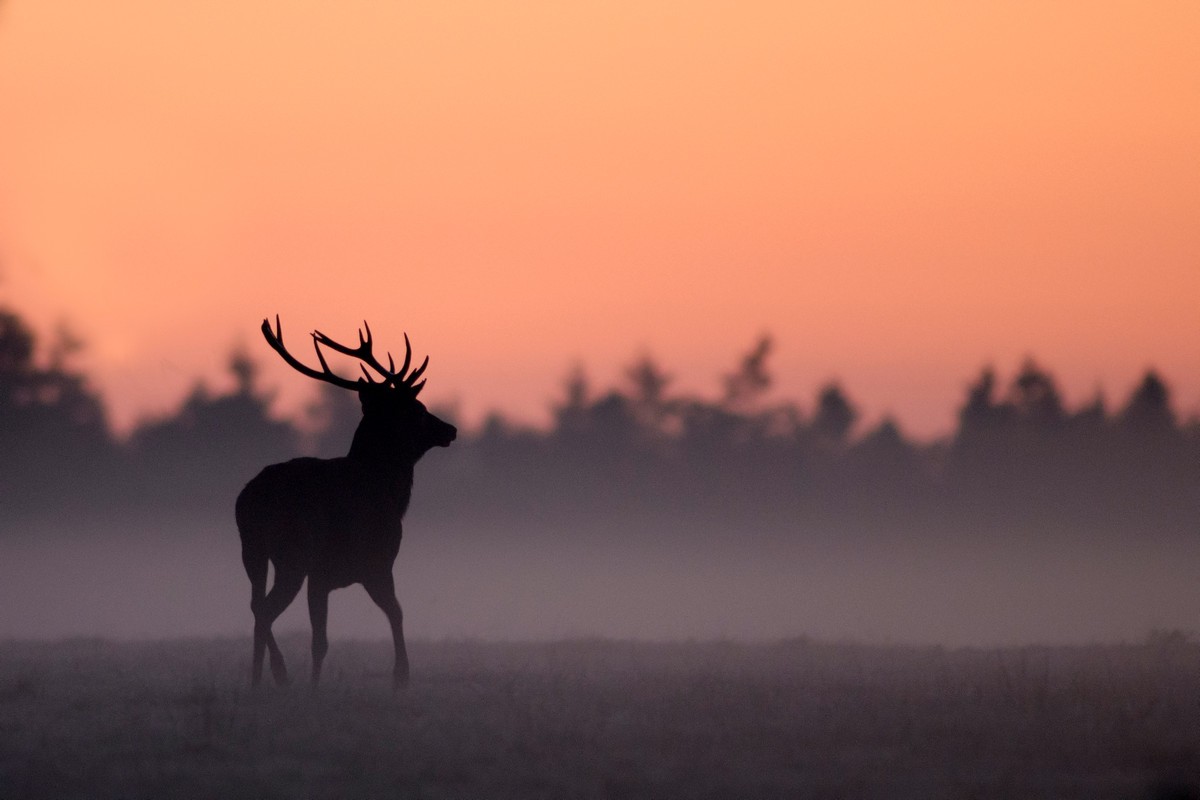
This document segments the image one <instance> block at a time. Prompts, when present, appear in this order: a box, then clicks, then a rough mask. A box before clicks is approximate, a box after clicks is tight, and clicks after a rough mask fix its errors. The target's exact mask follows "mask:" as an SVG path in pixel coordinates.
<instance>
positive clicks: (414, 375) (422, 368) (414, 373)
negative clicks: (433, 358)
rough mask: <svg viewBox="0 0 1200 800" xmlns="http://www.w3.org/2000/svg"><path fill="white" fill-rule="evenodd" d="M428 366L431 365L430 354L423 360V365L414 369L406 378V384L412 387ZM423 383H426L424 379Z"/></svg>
mask: <svg viewBox="0 0 1200 800" xmlns="http://www.w3.org/2000/svg"><path fill="white" fill-rule="evenodd" d="M428 366H429V356H425V360H424V361H422V362H421V366H419V367H417V368H416V369H414V370H413V371H412V374H411V375H409V376H408V377H407V378H405V379H404V385H405V386H408V387H409V388H412V386H413V384H415V383H416V382H417V378H419V377H421V373H422V372H424V371H425V368H426V367H428ZM422 383H424V381H422Z"/></svg>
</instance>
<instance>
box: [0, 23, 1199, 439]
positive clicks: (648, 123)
mask: <svg viewBox="0 0 1200 800" xmlns="http://www.w3.org/2000/svg"><path fill="white" fill-rule="evenodd" d="M1197 97H1200V4H1196V3H1193V2H1168V1H1166V0H1164V1H1163V2H1154V3H1145V2H1110V1H1109V0H1087V1H1086V2H1078V1H1075V0H1063V2H1055V3H1046V2H1042V1H1041V0H1038V1H1037V2H1020V1H1019V0H1015V1H1014V0H1006V2H979V3H962V2H957V0H954V1H947V2H941V1H935V0H913V1H912V2H905V3H896V2H855V1H854V0H852V1H851V2H845V1H844V0H819V1H818V2H795V1H794V0H789V1H788V2H749V3H745V2H739V3H732V2H706V1H705V0H689V1H688V2H644V0H639V2H624V1H623V0H604V2H600V1H599V0H579V2H571V3H562V2H549V1H547V2H539V1H538V0H531V1H530V2H524V3H515V4H514V3H492V2H465V1H464V2H455V1H453V0H450V1H447V2H437V3H397V2H392V1H390V0H389V1H388V2H384V1H383V0H379V1H378V2H370V1H368V0H356V1H352V2H345V3H338V4H333V3H327V2H316V0H288V2H283V1H282V0H258V1H257V2H254V3H236V4H235V3H180V4H176V3H161V2H157V0H110V2H106V3H79V2H77V1H76V0H36V2H35V1H34V0H5V1H4V2H0V304H3V305H8V306H11V307H14V308H16V309H17V310H18V311H19V312H21V313H22V314H24V315H25V316H27V317H28V318H29V319H30V320H31V321H32V322H33V324H34V325H35V327H36V328H37V329H38V330H39V331H40V332H43V333H45V334H48V333H49V332H50V331H52V330H54V329H55V327H56V326H58V325H60V324H63V323H65V324H67V325H68V326H69V327H70V328H71V330H72V331H74V332H75V333H76V334H77V335H79V336H80V337H82V338H83V339H84V340H85V341H86V342H87V345H88V347H87V350H86V351H85V353H84V354H83V355H82V358H81V361H80V363H81V365H82V366H83V367H84V368H86V369H87V371H88V372H89V373H90V374H91V375H93V376H94V379H95V382H96V384H97V385H98V386H99V388H100V389H101V390H102V391H103V393H104V395H105V397H106V398H107V400H108V403H109V406H110V409H111V411H112V414H113V417H114V420H115V421H116V423H117V424H118V425H120V426H123V427H126V428H127V427H128V426H129V425H130V424H132V423H133V422H134V421H135V420H137V419H139V418H141V417H143V416H145V415H148V414H157V413H164V412H166V411H168V410H170V409H171V408H172V407H173V405H174V404H176V403H178V402H179V399H180V398H181V397H182V396H183V394H184V393H185V392H186V391H187V390H188V389H189V388H190V386H191V385H192V384H193V383H194V382H195V381H196V380H197V379H198V378H204V379H205V380H206V381H208V382H209V383H210V384H211V385H212V386H214V387H221V386H225V385H228V382H229V379H228V378H227V377H226V374H225V364H226V362H227V360H228V357H229V353H230V351H231V349H233V348H234V347H239V346H240V347H245V348H246V349H247V350H248V352H250V353H251V354H253V355H254V356H256V357H257V358H259V359H260V360H261V361H262V363H263V365H264V370H265V380H266V382H267V383H268V384H269V385H271V386H274V387H277V388H278V389H279V392H280V394H279V408H280V410H281V411H284V412H286V411H288V410H289V409H295V408H297V407H298V406H299V404H300V403H302V402H303V399H304V398H305V397H306V392H308V391H309V390H310V388H311V387H309V386H307V385H305V384H306V383H307V381H305V380H304V379H302V378H300V377H299V376H298V375H295V374H294V373H291V372H290V371H289V370H288V368H287V367H286V366H284V365H283V364H282V363H279V362H278V360H277V359H276V358H275V355H274V354H273V353H272V352H271V351H270V350H269V349H267V348H266V346H265V345H264V343H263V342H262V341H261V338H260V336H259V334H258V326H259V323H260V321H261V320H262V318H263V317H264V316H266V315H273V314H275V313H279V314H280V315H281V316H282V319H283V325H284V333H285V341H287V342H289V343H291V344H292V345H293V346H294V349H295V350H296V351H297V352H299V353H302V354H305V355H307V354H308V347H307V343H306V342H305V341H304V334H305V333H306V332H307V331H309V330H311V329H313V328H320V329H322V330H324V331H325V332H327V333H329V334H330V335H331V336H333V337H334V338H342V339H353V335H354V329H355V327H356V326H357V324H358V321H359V320H361V319H363V318H365V319H367V320H370V321H371V324H372V328H373V329H374V330H375V333H376V337H377V339H378V341H379V342H380V344H381V346H384V347H387V346H390V347H392V348H393V349H396V348H401V347H402V334H403V332H405V331H407V332H408V334H409V335H410V336H411V337H412V341H413V344H414V348H415V350H416V351H417V354H418V357H421V356H422V355H424V354H429V355H430V356H431V366H430V370H429V372H428V378H429V384H428V388H427V389H426V391H425V395H424V397H425V398H426V399H429V400H431V401H433V402H435V403H454V404H456V405H457V406H458V408H459V409H460V413H461V414H462V415H463V416H464V417H465V418H466V419H467V420H468V421H470V420H478V418H479V417H480V415H482V414H483V413H484V411H485V410H488V409H499V410H502V411H504V412H505V413H507V414H509V415H511V416H514V417H516V418H518V419H521V420H525V421H529V422H538V421H543V420H545V419H546V410H547V408H548V405H549V404H550V402H551V401H552V400H553V398H555V397H556V396H557V395H558V393H559V391H560V386H561V383H562V381H563V378H564V376H565V375H566V374H567V373H568V372H569V370H570V369H571V368H572V366H573V365H574V364H579V363H581V364H584V365H585V366H586V367H587V369H588V371H589V373H590V374H591V375H592V377H593V379H594V380H595V382H596V383H598V384H601V385H604V384H607V383H610V382H612V381H614V380H616V379H617V378H618V376H619V374H620V371H621V369H622V368H623V366H625V365H627V364H628V363H629V362H630V361H632V360H633V359H635V358H636V357H638V356H640V355H643V354H651V355H653V356H654V357H655V358H656V359H658V360H659V361H660V362H661V363H662V364H663V365H665V366H666V368H667V369H668V371H670V372H672V373H673V374H674V375H675V376H676V380H677V384H678V386H679V387H680V388H681V389H686V390H691V391H697V392H706V393H709V394H712V393H715V392H716V391H717V381H718V379H719V376H720V375H721V374H722V373H724V372H727V371H729V370H730V369H731V368H732V367H733V365H734V363H735V361H736V360H737V358H738V356H739V355H740V354H741V353H744V352H745V351H747V350H748V349H749V348H750V347H751V345H752V344H753V342H754V340H755V339H756V337H757V336H759V335H760V334H761V333H763V332H770V333H771V334H772V335H773V336H774V337H775V340H776V342H777V344H778V348H777V351H776V353H775V355H774V362H773V366H774V369H775V372H776V375H777V386H776V389H775V392H776V395H775V396H776V397H779V398H784V397H786V398H795V399H798V400H800V401H801V402H802V404H806V405H809V406H811V403H812V397H813V394H814V392H815V390H816V389H817V387H818V386H820V385H821V384H824V383H825V382H827V381H829V380H838V381H840V382H841V383H842V384H843V385H844V386H845V388H846V389H847V391H848V392H849V393H850V395H851V397H852V398H853V399H855V400H856V401H857V402H858V403H859V404H860V406H861V407H862V408H863V411H864V412H865V413H866V415H867V418H868V419H871V418H878V417H879V416H880V415H881V414H893V415H895V416H896V417H897V418H898V419H899V421H900V423H901V425H902V427H903V429H904V430H906V431H907V432H909V433H910V434H914V435H918V436H935V435H938V434H941V433H945V432H947V431H948V430H949V429H950V428H951V426H952V424H953V420H954V413H955V409H956V407H957V406H958V405H959V403H960V402H961V400H962V398H963V396H964V390H965V386H966V384H967V383H968V382H969V381H970V380H971V379H973V377H974V376H975V375H976V374H977V372H978V371H979V370H980V369H981V368H982V367H983V366H985V365H987V364H993V365H995V366H996V367H997V368H998V369H999V370H1000V372H1001V374H1011V373H1012V372H1013V371H1015V370H1016V368H1017V367H1018V366H1019V364H1020V362H1021V361H1022V360H1023V359H1024V358H1025V357H1027V356H1033V357H1035V358H1036V359H1038V360H1039V362H1041V363H1042V364H1044V365H1045V366H1046V367H1048V368H1049V369H1050V370H1052V371H1053V372H1054V374H1055V375H1056V376H1058V377H1059V379H1060V380H1061V382H1062V385H1063V388H1064V391H1065V394H1066V396H1067V399H1068V400H1069V401H1070V402H1073V403H1080V402H1083V401H1085V400H1088V399H1090V398H1091V397H1092V396H1093V395H1094V393H1095V392H1096V391H1097V389H1098V388H1101V387H1103V388H1104V390H1105V392H1106V395H1107V396H1108V398H1109V401H1110V403H1119V402H1120V401H1121V400H1122V399H1123V398H1124V396H1125V395H1126V394H1127V393H1128V391H1129V390H1130V389H1131V388H1132V386H1133V385H1134V383H1135V382H1136V380H1137V379H1138V378H1139V377H1140V375H1141V373H1142V372H1144V370H1145V369H1147V368H1148V367H1151V366H1153V367H1156V368H1158V369H1159V370H1161V372H1162V373H1163V374H1164V375H1165V376H1166V377H1167V379H1168V380H1169V382H1170V383H1171V385H1172V386H1173V387H1174V389H1175V392H1176V404H1177V406H1178V407H1179V408H1180V410H1181V411H1183V412H1184V413H1185V414H1192V413H1200V224H1198V221H1200V150H1198V147H1197V143H1198V142H1200V102H1197Z"/></svg>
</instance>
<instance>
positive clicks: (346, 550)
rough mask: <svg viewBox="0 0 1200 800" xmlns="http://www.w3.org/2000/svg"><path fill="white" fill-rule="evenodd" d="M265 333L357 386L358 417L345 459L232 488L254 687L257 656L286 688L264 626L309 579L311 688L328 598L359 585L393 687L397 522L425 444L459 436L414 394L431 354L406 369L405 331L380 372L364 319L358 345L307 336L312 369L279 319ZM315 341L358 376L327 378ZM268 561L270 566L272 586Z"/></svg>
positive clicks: (316, 373) (405, 669)
mask: <svg viewBox="0 0 1200 800" xmlns="http://www.w3.org/2000/svg"><path fill="white" fill-rule="evenodd" d="M364 330H365V331H366V333H365V334H364V332H363V331H364ZM262 333H263V336H264V337H265V338H266V340H267V344H269V345H270V346H271V348H272V349H273V350H275V351H276V352H277V353H278V354H279V355H280V356H281V357H282V358H283V360H284V361H285V362H286V363H287V364H288V365H289V366H291V367H292V368H293V369H295V370H296V371H297V372H299V373H300V374H302V375H305V376H307V377H309V378H313V379H315V380H319V381H323V382H325V383H329V384H332V385H334V386H337V387H340V388H342V389H349V390H352V391H354V392H357V393H358V398H359V400H360V402H361V404H362V419H361V421H360V422H359V424H358V428H357V429H356V430H355V432H354V439H353V441H352V442H351V444H350V451H349V452H348V453H347V454H346V455H345V456H342V457H340V458H311V457H305V458H294V459H291V460H290V461H285V462H283V463H279V464H272V465H271V466H268V467H266V468H264V469H263V470H262V471H261V472H260V473H258V475H257V476H255V477H254V478H252V479H251V480H250V482H249V483H247V484H246V486H245V488H244V489H242V491H241V493H239V494H238V497H237V502H236V504H235V516H236V519H237V527H238V533H239V535H240V537H241V543H242V564H243V565H244V566H245V568H246V575H247V576H248V577H249V578H250V610H251V612H252V613H253V614H254V651H253V658H252V661H251V672H250V683H251V686H258V685H259V684H260V683H261V681H262V673H263V657H264V654H265V653H270V663H271V674H272V675H273V676H274V679H275V682H276V683H277V684H279V685H281V686H282V685H287V684H288V682H289V680H288V672H287V667H286V666H285V664H284V660H283V654H282V653H281V652H280V651H279V646H278V645H277V644H276V642H275V637H274V635H273V634H272V633H271V625H272V624H273V623H274V622H275V620H276V619H278V617H279V615H280V614H282V613H283V611H284V609H286V608H287V607H288V606H289V605H290V604H291V602H292V601H293V600H294V599H295V598H296V595H297V594H298V593H299V592H300V587H301V585H302V584H303V583H304V581H305V579H306V578H307V580H308V615H309V620H310V622H311V623H312V687H313V689H314V690H315V689H316V687H317V685H318V683H319V682H320V679H321V663H322V662H323V661H324V659H325V654H326V653H327V652H328V650H329V640H328V638H327V636H326V623H327V620H328V611H329V593H330V592H332V591H333V590H334V589H342V588H345V587H348V586H351V585H353V584H356V583H357V584H362V586H363V588H364V589H366V591H367V594H368V595H369V596H370V598H371V600H372V602H374V603H375V605H377V606H379V608H380V609H382V611H383V613H384V614H385V615H386V616H387V620H388V623H389V624H390V625H391V629H392V643H393V646H394V648H395V660H394V662H393V666H392V686H393V690H399V689H402V688H403V687H405V686H407V685H408V679H409V664H408V652H407V650H406V648H405V645H404V622H403V619H404V617H403V613H402V611H401V609H400V602H399V601H398V600H397V599H396V589H395V584H394V580H393V577H392V567H393V565H394V563H395V561H396V556H397V554H398V553H399V550H400V538H401V535H402V533H403V531H402V526H401V521H402V520H403V518H404V513H405V511H407V510H408V505H409V500H410V499H411V497H412V487H413V470H414V467H415V465H416V463H417V461H419V460H420V459H421V457H422V456H424V455H425V453H427V452H428V451H429V450H431V449H433V448H434V447H448V446H449V445H450V443H451V442H453V441H454V439H455V437H456V436H457V435H458V431H457V429H456V428H455V427H454V426H453V425H451V424H450V423H448V422H445V421H443V420H441V419H438V418H437V417H436V416H434V415H433V414H432V413H430V412H429V410H428V409H427V408H426V407H425V405H424V404H423V403H422V402H421V401H420V400H418V399H417V395H419V394H420V393H421V389H422V388H424V386H425V381H424V380H421V376H422V375H423V374H424V373H425V369H426V368H427V367H428V366H429V357H428V356H426V357H425V360H424V361H423V362H421V365H420V366H419V367H417V368H416V369H414V370H412V371H411V372H410V371H409V366H410V364H411V363H412V346H411V344H410V343H409V340H408V334H407V333H405V334H404V351H405V352H404V361H403V363H402V364H401V366H400V369H399V370H397V369H396V364H395V360H394V359H393V358H392V356H391V353H388V356H387V358H388V364H387V366H386V367H385V366H384V365H383V364H382V363H381V362H380V361H379V360H378V359H377V358H376V356H375V355H374V353H373V341H372V337H371V328H370V326H368V325H367V323H366V321H364V322H363V327H362V328H361V329H359V331H358V346H357V347H349V346H347V345H343V344H339V343H338V342H336V341H334V340H333V339H330V338H329V337H328V336H326V335H325V334H323V333H321V332H320V331H313V332H312V334H311V336H312V340H313V349H314V350H315V351H316V354H317V361H318V362H319V364H320V367H321V368H320V370H317V369H314V368H313V367H310V366H308V365H306V364H304V363H303V362H301V361H300V360H299V359H297V358H296V357H295V356H293V355H292V354H291V353H290V352H288V350H287V348H286V347H284V344H283V328H282V325H281V324H280V321H279V316H278V315H276V316H275V328H274V330H272V328H271V324H270V321H269V320H268V319H264V320H263V323H262ZM322 348H326V349H328V350H330V351H333V352H336V353H340V354H342V355H345V356H350V357H351V358H354V359H357V360H358V362H359V367H360V368H361V370H362V373H363V375H362V377H358V378H357V379H355V380H350V379H348V378H344V377H341V376H339V375H337V374H335V373H334V372H333V371H332V370H330V368H329V364H328V363H327V362H326V360H325V354H324V352H323V350H322ZM268 564H270V565H271V566H272V567H273V568H274V570H275V579H274V583H273V584H272V586H271V590H270V591H269V592H268V591H267V565H268Z"/></svg>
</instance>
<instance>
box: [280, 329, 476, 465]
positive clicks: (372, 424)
mask: <svg viewBox="0 0 1200 800" xmlns="http://www.w3.org/2000/svg"><path fill="white" fill-rule="evenodd" d="M364 331H365V333H364ZM262 332H263V336H264V337H265V338H266V340H267V344H269V345H271V348H272V349H274V350H275V352H277V353H279V355H280V356H282V357H283V360H284V361H286V362H287V363H288V365H289V366H291V367H292V368H293V369H295V370H296V371H297V372H299V373H300V374H302V375H306V376H308V377H310V378H314V379H316V380H319V381H323V382H324V383H330V384H333V385H334V386H338V387H341V388H342V389H351V390H353V391H355V392H357V393H358V398H359V401H360V402H361V403H362V410H363V420H362V422H361V423H360V424H359V427H358V431H357V432H355V435H354V444H353V445H352V446H351V450H350V452H351V455H352V456H353V455H354V454H355V452H356V450H357V451H358V452H359V454H361V455H370V456H373V457H383V458H386V459H388V460H395V459H400V460H403V461H409V462H410V463H415V462H416V460H417V459H419V458H420V457H421V456H422V455H424V454H425V453H426V452H427V451H428V450H430V449H431V448H433V447H448V446H449V445H450V443H451V442H453V441H454V439H455V437H456V436H457V435H458V430H457V429H456V428H455V427H454V426H453V425H451V424H450V423H448V422H444V421H443V420H441V419H438V418H437V417H436V416H434V415H433V414H431V413H430V412H429V410H428V409H427V408H425V404H424V403H422V402H421V401H420V400H418V399H417V395H418V394H420V393H421V389H423V388H424V387H425V381H424V380H418V379H420V378H421V375H423V374H424V372H425V369H426V367H428V366H429V357H428V356H426V357H425V360H424V361H422V362H421V365H420V366H419V367H417V368H416V369H414V370H412V371H411V372H409V366H410V364H411V363H412V346H411V345H410V344H409V341H408V334H407V333H406V334H404V362H403V363H402V364H401V365H400V369H399V370H397V369H396V362H395V360H394V359H393V358H392V355H391V353H388V356H387V358H388V365H387V366H386V367H385V366H384V365H383V364H382V363H381V362H380V361H379V359H377V358H376V357H375V355H374V353H373V351H372V345H373V340H372V338H371V328H370V326H369V325H367V323H366V322H365V321H364V322H363V327H362V329H360V330H359V332H358V346H357V347H349V346H347V345H344V344H340V343H338V342H336V341H334V340H333V339H330V338H329V337H328V336H326V335H325V334H323V333H321V332H320V331H313V332H312V339H313V349H314V350H315V351H316V354H317V361H318V362H320V364H321V369H320V370H319V371H318V370H316V369H313V368H312V367H309V366H307V365H306V364H304V363H302V362H301V361H299V360H298V359H297V358H296V357H295V356H293V355H292V354H291V353H289V352H288V351H287V348H285V347H284V345H283V328H282V326H281V325H280V322H279V315H276V316H275V329H274V330H272V329H271V324H270V321H269V320H266V319H264V320H263V324H262ZM322 347H327V348H329V349H330V350H332V351H334V352H335V353H341V354H342V355H346V356H350V357H351V358H356V359H358V361H359V367H360V369H361V370H362V373H363V374H362V377H360V378H357V379H356V380H350V379H347V378H343V377H341V376H339V375H336V374H334V372H333V371H332V370H330V369H329V364H328V363H326V361H325V354H324V352H323V351H322V350H321V348H322ZM368 367H369V368H370V369H368Z"/></svg>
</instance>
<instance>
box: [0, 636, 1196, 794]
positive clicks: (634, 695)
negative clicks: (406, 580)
mask: <svg viewBox="0 0 1200 800" xmlns="http://www.w3.org/2000/svg"><path fill="white" fill-rule="evenodd" d="M281 645H282V646H283V648H284V651H285V653H286V654H287V655H288V657H289V665H290V667H291V669H292V672H293V674H294V675H299V676H304V675H305V670H306V668H307V639H306V637H302V636H298V635H297V636H289V637H284V638H283V639H282V640H281ZM249 649H250V645H249V642H248V641H245V640H236V639H229V640H181V641H161V642H138V643H117V642H109V641H103V640H68V641H61V642H44V643H43V642H22V641H9V642H2V643H0V798H5V799H7V798H26V797H28V798H38V797H47V798H50V797H53V798H65V797H96V798H117V797H120V798H141V797H222V798H225V797H231V798H236V797H245V798H297V799H299V798H325V797H355V798H383V797H414V798H454V799H458V798H461V799H463V800H467V799H468V798H474V799H478V800H489V799H490V798H539V797H544V798H560V797H561V798H575V797H578V798H605V797H645V798H675V797H680V798H690V797H713V798H718V797H719V798H758V797H797V798H810V797H811V798H830V799H832V798H922V799H923V800H928V799H932V798H985V797H997V798H1000V797H1003V798H1010V797H1011V798H1088V800H1100V799H1101V798H1162V799H1164V800H1165V798H1184V797H1196V796H1197V794H1196V792H1195V787H1196V786H1197V785H1198V784H1197V783H1196V782H1195V781H1196V780H1197V777H1198V776H1200V648H1197V647H1196V646H1195V645H1193V644H1190V643H1188V642H1186V641H1185V640H1184V639H1183V637H1180V636H1177V635H1164V634H1160V635H1157V636H1153V637H1151V639H1150V640H1149V641H1148V642H1147V643H1145V644H1142V645H1137V646H1133V645H1130V646H1096V647H1070V648H1065V647H1064V648H1040V647H1039V648H1021V649H1003V650H979V649H958V650H946V649H941V648H906V647H863V646H856V645H841V644H826V643H819V642H809V641H805V640H794V641H787V642H781V643H777V644H764V645H744V644H733V643H721V642H715V643H675V644H653V643H635V642H621V641H564V642H555V643H513V644H503V643H476V642H420V641H418V642H415V643H413V644H412V645H411V648H410V649H411V654H412V663H413V675H414V677H413V683H412V686H411V687H410V688H409V690H408V691H407V692H404V693H401V694H399V695H393V694H392V692H391V690H390V678H389V670H390V644H388V643H383V642H379V643H375V642H370V643H368V642H346V641H338V640H336V639H335V640H334V641H333V643H332V650H331V652H330V656H329V658H328V660H327V662H326V675H327V682H326V683H325V684H323V685H322V687H321V689H320V691H319V692H318V693H317V694H315V695H314V694H313V693H311V692H310V691H309V687H308V685H307V681H306V678H305V677H301V678H299V679H298V680H297V682H296V685H294V686H292V687H290V688H287V689H277V688H274V687H270V688H265V689H263V690H259V691H251V690H250V689H249V688H248V686H247V685H246V683H247V681H246V678H247V675H248V672H249Z"/></svg>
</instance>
